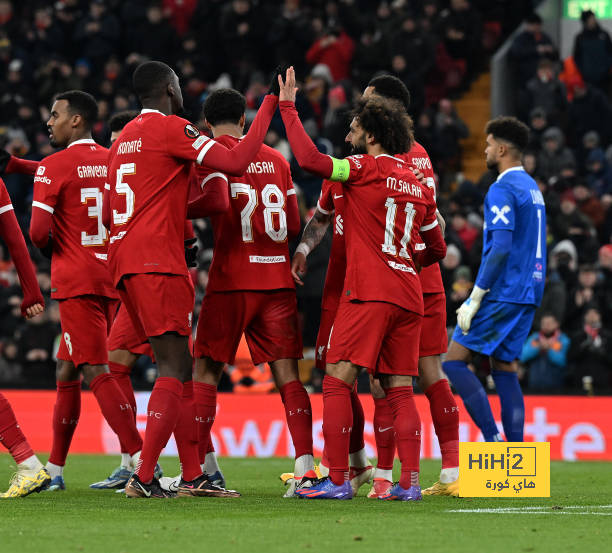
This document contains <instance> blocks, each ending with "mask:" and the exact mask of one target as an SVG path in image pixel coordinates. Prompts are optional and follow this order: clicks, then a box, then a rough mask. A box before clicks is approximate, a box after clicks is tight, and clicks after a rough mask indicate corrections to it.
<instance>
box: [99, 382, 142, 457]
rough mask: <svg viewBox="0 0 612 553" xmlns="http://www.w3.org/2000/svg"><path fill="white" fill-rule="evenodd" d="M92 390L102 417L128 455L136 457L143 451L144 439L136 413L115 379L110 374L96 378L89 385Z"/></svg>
mask: <svg viewBox="0 0 612 553" xmlns="http://www.w3.org/2000/svg"><path fill="white" fill-rule="evenodd" d="M89 388H90V390H91V391H92V392H93V394H94V396H96V400H97V401H98V405H99V406H100V410H101V411H102V415H104V418H105V419H106V422H108V425H109V426H110V427H111V428H112V429H113V431H114V432H115V434H117V436H119V441H120V442H121V443H122V444H123V445H124V447H125V448H126V451H127V453H129V454H130V455H134V453H136V452H137V451H140V450H141V449H142V438H141V437H140V433H139V432H138V430H137V428H136V421H135V419H134V411H133V410H132V406H131V405H130V404H129V403H128V401H127V400H126V399H125V397H124V395H123V393H122V392H121V389H120V388H119V386H118V384H117V382H116V381H115V377H114V376H113V375H112V374H110V373H103V374H99V375H98V376H96V377H95V378H94V379H93V380H92V381H91V383H90V384H89Z"/></svg>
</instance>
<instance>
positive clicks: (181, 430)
mask: <svg viewBox="0 0 612 553" xmlns="http://www.w3.org/2000/svg"><path fill="white" fill-rule="evenodd" d="M180 409H181V412H180V416H179V419H178V421H177V423H176V427H175V428H174V438H175V439H176V448H177V449H178V453H179V458H180V460H181V472H182V473H183V479H184V480H186V481H190V480H194V479H196V478H197V477H198V476H200V474H202V469H201V467H200V456H199V452H198V431H199V428H198V425H197V423H196V416H195V405H194V402H193V383H192V381H191V380H189V381H187V382H184V383H183V399H182V400H181V406H180Z"/></svg>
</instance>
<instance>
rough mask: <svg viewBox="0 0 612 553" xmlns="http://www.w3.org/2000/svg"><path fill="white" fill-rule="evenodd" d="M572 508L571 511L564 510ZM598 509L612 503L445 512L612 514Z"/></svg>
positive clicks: (450, 511)
mask: <svg viewBox="0 0 612 553" xmlns="http://www.w3.org/2000/svg"><path fill="white" fill-rule="evenodd" d="M564 509H572V510H573V512H567V511H564ZM575 509H584V512H576V510H575ZM598 509H612V505H567V506H563V507H562V509H552V508H551V507H550V506H548V507H545V506H535V507H498V508H489V509H449V510H447V511H446V512H447V513H484V514H500V513H504V514H509V515H597V516H612V513H600V512H597V510H598Z"/></svg>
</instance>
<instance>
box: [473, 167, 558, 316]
mask: <svg viewBox="0 0 612 553" xmlns="http://www.w3.org/2000/svg"><path fill="white" fill-rule="evenodd" d="M484 218H485V223H484V237H483V248H482V262H481V269H482V267H483V265H484V261H485V260H486V258H487V256H489V255H490V254H491V249H492V237H491V234H492V231H493V230H498V229H500V230H510V231H512V248H511V249H510V255H509V256H508V258H507V260H506V264H505V266H504V267H503V269H502V272H501V274H500V275H499V277H498V278H497V280H496V281H495V282H494V283H493V285H492V286H491V289H490V291H489V293H488V294H487V296H486V299H487V300H488V301H503V302H509V303H521V304H533V305H540V303H541V301H542V294H543V292H544V277H545V275H546V212H545V210H544V198H543V197H542V193H541V192H540V190H539V188H538V186H537V184H536V182H535V181H534V180H533V179H532V178H531V177H530V176H529V175H528V174H527V172H526V171H525V170H524V169H523V168H522V167H520V166H519V167H511V168H510V169H507V170H506V171H504V172H503V173H502V174H501V175H499V177H498V178H497V181H495V182H494V183H493V184H492V185H491V187H490V188H489V191H488V192H487V195H486V197H485V203H484Z"/></svg>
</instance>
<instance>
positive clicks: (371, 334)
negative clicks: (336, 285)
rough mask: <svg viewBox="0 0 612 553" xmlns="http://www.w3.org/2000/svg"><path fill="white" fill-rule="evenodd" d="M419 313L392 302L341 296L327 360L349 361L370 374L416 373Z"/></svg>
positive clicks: (333, 361)
mask: <svg viewBox="0 0 612 553" xmlns="http://www.w3.org/2000/svg"><path fill="white" fill-rule="evenodd" d="M422 318H423V317H421V315H418V314H417V313H413V312H412V311H407V310H406V309H402V308H401V307H399V306H397V305H393V304H392V303H386V302H380V301H365V302H356V301H348V300H344V299H343V300H341V301H340V307H339V308H338V313H337V314H336V319H335V321H334V326H333V328H332V331H331V335H330V338H329V349H328V350H327V362H328V363H337V362H338V361H350V362H351V363H353V364H355V365H358V366H360V367H366V368H367V369H368V372H370V373H372V374H376V373H383V374H398V375H410V376H416V375H417V374H418V372H419V370H418V363H419V340H420V335H421V320H422Z"/></svg>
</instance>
